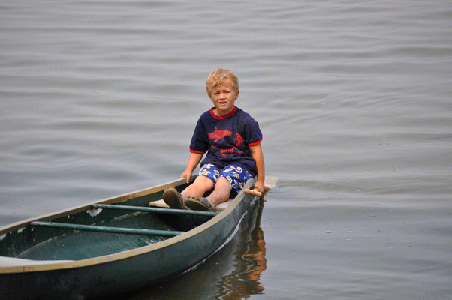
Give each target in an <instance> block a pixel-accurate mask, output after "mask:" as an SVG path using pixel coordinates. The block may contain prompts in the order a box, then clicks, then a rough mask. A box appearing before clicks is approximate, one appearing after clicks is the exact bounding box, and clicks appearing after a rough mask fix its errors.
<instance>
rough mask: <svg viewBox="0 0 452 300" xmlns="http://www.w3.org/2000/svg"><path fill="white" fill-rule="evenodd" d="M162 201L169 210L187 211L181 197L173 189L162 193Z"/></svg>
mask: <svg viewBox="0 0 452 300" xmlns="http://www.w3.org/2000/svg"><path fill="white" fill-rule="evenodd" d="M162 198H163V201H165V203H166V204H168V206H169V207H171V208H176V209H187V207H186V206H185V204H184V200H183V199H182V195H181V194H180V193H179V192H178V191H177V190H176V189H175V188H173V187H170V188H167V189H166V190H165V191H164V192H163V196H162Z"/></svg>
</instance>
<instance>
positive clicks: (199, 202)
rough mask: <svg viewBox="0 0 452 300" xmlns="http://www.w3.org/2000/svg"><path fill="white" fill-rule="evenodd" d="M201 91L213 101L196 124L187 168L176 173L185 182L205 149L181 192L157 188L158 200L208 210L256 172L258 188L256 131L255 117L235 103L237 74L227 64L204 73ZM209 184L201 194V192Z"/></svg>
mask: <svg viewBox="0 0 452 300" xmlns="http://www.w3.org/2000/svg"><path fill="white" fill-rule="evenodd" d="M206 91H207V95H208V96H209V98H210V100H211V101H212V102H213V105H214V107H212V108H211V109H210V110H209V111H207V112H205V113H203V114H202V115H201V117H200V118H199V120H198V122H197V124H196V128H195V131H194V134H193V137H192V140H191V144H190V152H191V154H190V158H189V160H188V164H187V168H186V169H185V171H184V172H183V173H182V174H181V175H180V177H181V178H185V180H186V182H187V183H188V182H189V180H190V177H191V175H192V172H193V170H194V169H195V168H196V166H197V165H198V163H199V162H200V161H201V159H202V157H203V154H204V153H206V152H207V154H206V157H205V159H204V160H203V161H202V163H201V169H200V170H199V174H198V176H197V177H196V179H195V181H194V182H193V184H191V185H189V186H188V187H187V188H186V189H185V190H184V191H182V193H181V194H179V193H178V192H177V191H176V189H174V188H169V189H167V190H166V191H165V192H164V193H163V200H164V201H165V203H166V204H168V205H169V206H170V207H172V208H182V209H187V207H188V208H189V209H192V210H214V208H215V206H217V205H218V204H220V203H222V202H224V201H226V200H228V199H229V196H230V192H231V190H232V189H234V190H235V191H237V192H239V191H240V190H241V189H242V188H243V186H244V184H245V182H246V181H247V180H248V179H250V178H252V177H254V176H256V175H257V181H256V183H255V185H254V189H255V190H256V191H258V192H261V193H262V192H264V179H265V170H264V155H263V153H262V148H261V141H262V133H261V130H260V128H259V125H258V123H257V122H256V121H255V120H254V119H253V118H252V117H251V116H250V115H249V114H248V113H246V112H244V111H243V110H241V109H240V108H238V107H236V106H235V100H236V99H237V97H238V96H239V83H238V79H237V76H236V75H235V74H234V73H233V72H232V71H230V70H223V69H217V70H215V71H213V72H212V73H211V74H210V75H209V77H208V78H207V81H206ZM212 189H213V191H212V192H211V194H210V195H209V196H207V197H206V198H204V197H203V195H204V193H205V192H207V191H210V190H212Z"/></svg>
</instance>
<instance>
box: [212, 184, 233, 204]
mask: <svg viewBox="0 0 452 300" xmlns="http://www.w3.org/2000/svg"><path fill="white" fill-rule="evenodd" d="M231 189H232V185H231V184H230V183H229V182H228V181H227V180H226V178H220V179H218V181H217V183H216V184H215V189H214V190H213V191H212V193H211V194H210V195H209V196H207V200H208V201H209V202H210V203H211V204H212V206H213V207H215V206H217V205H218V204H220V203H222V202H224V201H226V200H228V199H229V196H230V194H231Z"/></svg>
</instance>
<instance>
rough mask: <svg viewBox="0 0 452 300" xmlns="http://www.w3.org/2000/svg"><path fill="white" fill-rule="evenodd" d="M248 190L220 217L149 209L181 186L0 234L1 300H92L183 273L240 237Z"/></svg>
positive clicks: (250, 201) (98, 204)
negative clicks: (154, 202)
mask: <svg viewBox="0 0 452 300" xmlns="http://www.w3.org/2000/svg"><path fill="white" fill-rule="evenodd" d="M193 179H194V178H193ZM253 184H254V179H251V180H249V181H248V182H247V184H246V186H245V188H244V190H243V191H242V192H240V193H239V194H238V195H237V197H236V198H234V200H233V201H231V202H230V204H229V206H228V207H227V208H225V209H224V210H223V211H222V212H220V213H218V212H195V211H186V210H175V209H169V208H155V207H149V202H152V201H157V200H159V199H161V195H162V193H163V191H164V190H165V189H166V188H168V187H170V186H173V187H175V188H176V189H178V190H179V191H181V190H182V189H183V188H185V186H186V184H185V183H184V180H183V179H180V180H176V181H173V182H170V183H167V184H164V185H160V186H156V187H153V188H149V189H146V190H142V191H137V192H134V193H130V194H125V195H121V196H118V197H115V198H112V199H107V200H103V201H99V202H95V203H91V204H88V205H83V206H79V207H75V208H73V209H69V210H66V211H62V212H58V213H55V214H51V215H46V216H43V217H38V218H34V219H29V220H25V221H21V222H18V223H14V224H11V225H9V226H6V227H3V228H0V299H51V298H59V299H89V298H95V297H99V296H105V295H108V294H114V293H119V292H125V291H128V290H131V289H137V288H142V287H146V286H149V285H150V284H153V283H156V282H159V281H163V280H166V279H168V278H170V277H172V276H176V275H180V274H182V273H184V272H187V271H188V270H191V269H193V268H194V267H196V266H197V265H199V264H201V263H203V262H204V261H205V260H206V259H208V258H209V257H210V256H211V255H213V254H214V253H215V252H217V251H218V250H220V249H221V248H222V247H224V245H226V244H227V243H228V242H229V241H230V239H231V238H232V236H233V235H234V233H235V232H237V230H238V228H239V227H238V226H239V225H240V223H241V221H242V219H243V217H244V215H245V214H246V213H247V211H248V210H249V209H251V208H252V206H253V205H252V204H253V203H254V201H255V200H256V199H258V197H257V196H255V195H253V194H250V193H245V190H247V189H250V188H251V187H252V185H253Z"/></svg>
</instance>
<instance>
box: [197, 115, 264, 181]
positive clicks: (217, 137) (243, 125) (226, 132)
mask: <svg viewBox="0 0 452 300" xmlns="http://www.w3.org/2000/svg"><path fill="white" fill-rule="evenodd" d="M261 141H262V132H261V130H260V128H259V124H258V123H257V122H256V120H254V119H253V118H252V117H251V116H250V115H249V114H248V113H246V112H244V111H243V110H241V109H240V108H238V107H235V106H234V109H233V111H232V112H231V113H230V114H228V115H226V116H217V115H215V114H214V113H213V108H211V109H210V110H209V111H206V112H205V113H203V114H202V115H201V117H200V118H199V120H198V123H197V124H196V127H195V132H194V134H193V137H192V139H191V144H190V151H191V152H192V153H198V154H204V153H206V152H207V154H206V157H205V158H204V160H203V161H202V162H201V166H203V165H204V164H207V163H212V164H214V165H215V166H216V167H217V168H219V169H223V168H224V167H226V166H227V165H229V164H236V165H238V166H240V167H242V168H245V169H246V170H248V172H250V173H251V175H253V176H256V174H257V168H256V162H255V161H254V158H253V157H252V155H251V150H250V146H253V145H258V144H259V143H260V142H261Z"/></svg>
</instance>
